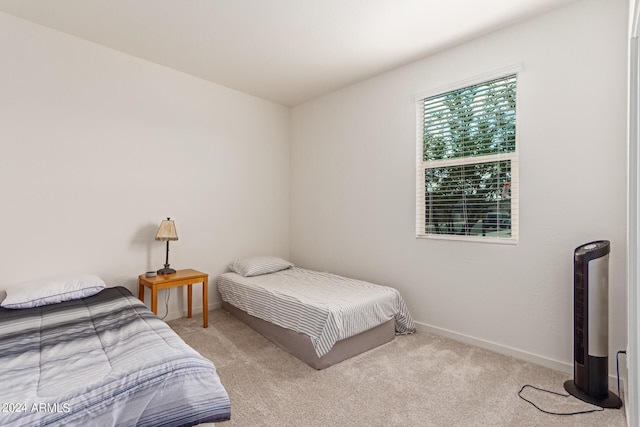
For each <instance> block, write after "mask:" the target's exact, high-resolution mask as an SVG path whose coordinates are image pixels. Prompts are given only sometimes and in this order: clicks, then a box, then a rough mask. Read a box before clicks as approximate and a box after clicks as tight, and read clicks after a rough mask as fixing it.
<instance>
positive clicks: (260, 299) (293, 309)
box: [218, 267, 415, 357]
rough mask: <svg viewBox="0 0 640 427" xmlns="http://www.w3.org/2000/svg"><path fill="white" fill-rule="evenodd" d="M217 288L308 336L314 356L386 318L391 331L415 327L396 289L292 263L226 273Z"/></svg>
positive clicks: (237, 303)
mask: <svg viewBox="0 0 640 427" xmlns="http://www.w3.org/2000/svg"><path fill="white" fill-rule="evenodd" d="M218 290H219V291H220V294H221V296H222V300H223V301H225V302H227V303H229V304H231V305H233V306H234V307H237V308H239V309H240V310H242V311H244V312H245V313H247V314H249V315H251V316H254V317H257V318H259V319H262V320H265V321H267V322H271V323H273V324H275V325H277V326H280V327H282V328H285V329H290V330H293V331H296V332H299V333H303V334H306V335H308V336H309V337H310V339H311V342H312V344H313V347H314V349H315V352H316V354H317V356H318V357H322V356H323V355H325V354H326V353H328V352H329V351H330V350H331V348H332V347H333V345H334V344H335V343H336V342H338V341H340V340H343V339H345V338H349V337H352V336H355V335H358V334H360V333H362V332H364V331H367V330H369V329H371V328H374V327H376V326H378V325H381V324H383V323H385V322H387V321H389V320H391V319H393V320H394V323H395V332H396V334H407V333H411V332H413V331H415V325H414V322H413V320H412V318H411V315H410V314H409V310H408V309H407V306H406V304H405V302H404V300H403V298H402V296H401V295H400V293H399V292H398V291H397V290H396V289H394V288H391V287H387V286H380V285H375V284H373V283H369V282H365V281H362V280H355V279H350V278H347V277H343V276H338V275H335V274H331V273H325V272H317V271H313V270H307V269H303V268H297V267H293V268H290V269H286V270H282V271H278V272H276V273H271V274H264V275H260V276H254V277H243V276H241V275H239V274H237V273H232V272H230V273H224V274H222V275H220V276H219V277H218Z"/></svg>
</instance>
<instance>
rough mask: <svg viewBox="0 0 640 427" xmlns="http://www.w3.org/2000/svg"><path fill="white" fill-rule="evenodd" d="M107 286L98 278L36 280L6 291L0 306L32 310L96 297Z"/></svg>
mask: <svg viewBox="0 0 640 427" xmlns="http://www.w3.org/2000/svg"><path fill="white" fill-rule="evenodd" d="M105 286H106V284H105V283H104V281H103V280H102V279H101V278H99V277H98V276H94V275H92V274H85V275H82V276H73V277H64V278H59V279H45V280H34V281H31V282H24V283H19V284H17V285H13V286H11V287H10V288H8V289H7V290H6V292H7V297H6V298H5V299H4V301H2V303H1V304H0V306H2V307H5V308H32V307H40V306H43V305H49V304H56V303H59V302H62V301H69V300H72V299H79V298H84V297H89V296H91V295H95V294H97V293H98V292H100V291H101V290H103V289H104V288H105Z"/></svg>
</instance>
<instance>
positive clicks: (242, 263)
mask: <svg viewBox="0 0 640 427" xmlns="http://www.w3.org/2000/svg"><path fill="white" fill-rule="evenodd" d="M291 267H293V264H292V263H290V262H289V261H286V260H284V259H282V258H277V257H273V256H256V257H250V258H243V259H237V260H235V261H233V262H232V263H231V265H229V269H230V270H231V271H233V272H234V273H238V274H239V275H241V276H244V277H251V276H259V275H261V274H269V273H275V272H276V271H280V270H286V269H287V268H291Z"/></svg>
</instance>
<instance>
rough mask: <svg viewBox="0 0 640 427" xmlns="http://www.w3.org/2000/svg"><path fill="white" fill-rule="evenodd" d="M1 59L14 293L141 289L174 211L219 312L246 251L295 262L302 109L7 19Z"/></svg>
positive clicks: (176, 308)
mask: <svg viewBox="0 0 640 427" xmlns="http://www.w3.org/2000/svg"><path fill="white" fill-rule="evenodd" d="M0 58H1V61H2V66H1V67H0V148H1V150H0V153H1V154H0V200H1V202H0V218H1V222H0V236H1V238H2V245H0V259H1V260H2V276H1V277H0V290H2V289H5V288H6V287H8V286H10V285H12V284H14V283H17V282H21V281H25V280H31V279H40V278H46V277H52V276H58V275H66V274H75V273H82V272H87V273H94V274H97V275H99V276H101V277H102V278H103V279H105V281H106V282H107V283H108V285H109V286H115V285H124V286H126V287H128V288H129V289H130V290H132V291H134V294H135V295H137V289H136V283H137V276H138V274H141V273H143V272H145V271H147V270H157V269H158V268H161V267H162V264H163V263H164V249H165V245H164V243H163V242H156V241H154V236H155V232H156V230H157V228H158V226H159V224H160V221H161V220H162V219H163V218H165V217H167V216H170V217H172V218H173V219H175V221H176V227H177V231H178V236H179V240H178V241H177V242H172V243H171V245H170V250H171V252H170V260H169V261H170V263H171V266H172V267H174V268H195V269H199V270H202V271H205V272H208V273H209V274H210V305H211V306H215V304H216V303H217V302H219V295H218V294H217V293H216V287H215V280H214V279H215V277H216V275H217V274H219V273H221V272H223V271H224V270H225V268H226V266H227V265H228V263H229V262H230V261H232V260H233V259H234V258H236V257H240V256H247V255H254V254H262V253H268V254H278V255H280V256H283V257H287V256H288V245H289V236H288V227H289V208H288V204H289V167H288V165H289V142H288V141H289V136H288V133H289V109H288V108H285V107H282V106H279V105H276V104H273V103H270V102H267V101H264V100H261V99H258V98H255V97H252V96H248V95H246V94H242V93H239V92H236V91H233V90H230V89H228V88H225V87H222V86H219V85H216V84H212V83H209V82H206V81H204V80H200V79H197V78H194V77H191V76H189V75H186V74H183V73H179V72H176V71H174V70H171V69H168V68H165V67H161V66H158V65H155V64H152V63H149V62H146V61H143V60H140V59H137V58H134V57H131V56H128V55H125V54H122V53H119V52H116V51H113V50H110V49H107V48H105V47H102V46H99V45H96V44H92V43H89V42H86V41H83V40H80V39H78V38H74V37H71V36H68V35H66V34H63V33H60V32H56V31H53V30H50V29H47V28H44V27H41V26H38V25H34V24H31V23H28V22H26V21H22V20H20V19H17V18H14V17H12V16H9V15H6V14H2V13H0ZM185 293H186V291H185V290H184V289H181V290H180V291H179V292H176V291H172V298H171V301H170V305H169V311H170V312H171V314H170V316H169V318H171V317H177V316H181V315H182V310H183V308H184V304H183V298H184V294H185ZM194 295H196V296H194V308H195V311H201V306H202V302H201V298H200V295H201V292H200V287H199V286H198V287H196V288H195V289H194ZM184 299H185V300H186V298H184ZM149 300H150V295H149V294H148V293H147V302H148V301H149ZM160 300H161V303H159V305H160V308H159V314H160V315H163V313H164V312H165V306H164V296H163V295H161V298H160Z"/></svg>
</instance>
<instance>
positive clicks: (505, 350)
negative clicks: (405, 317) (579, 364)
mask: <svg viewBox="0 0 640 427" xmlns="http://www.w3.org/2000/svg"><path fill="white" fill-rule="evenodd" d="M415 323H416V329H417V330H419V331H423V332H430V333H433V334H435V335H440V336H443V337H445V338H450V339H452V340H455V341H460V342H463V343H466V344H471V345H475V346H476V347H480V348H484V349H487V350H490V351H494V352H496V353H500V354H504V355H507V356H512V357H515V358H516V359H520V360H524V361H525V362H530V363H535V364H536V365H540V366H544V367H545V368H549V369H553V370H555V371H560V372H563V373H565V374H569V375H573V364H572V363H566V362H561V361H559V360H555V359H551V358H548V357H545V356H541V355H539V354H534V353H530V352H528V351H524V350H520V349H517V348H513V347H509V346H506V345H502V344H498V343H495V342H492V341H487V340H483V339H481V338H476V337H472V336H470V335H465V334H461V333H458V332H454V331H451V330H448V329H444V328H439V327H437V326H432V325H428V324H426V323H420V322H415ZM621 383H622V380H621ZM609 387H610V388H612V389H613V390H616V393H617V388H618V377H617V376H616V375H615V372H614V374H613V375H611V374H610V375H609Z"/></svg>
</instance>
